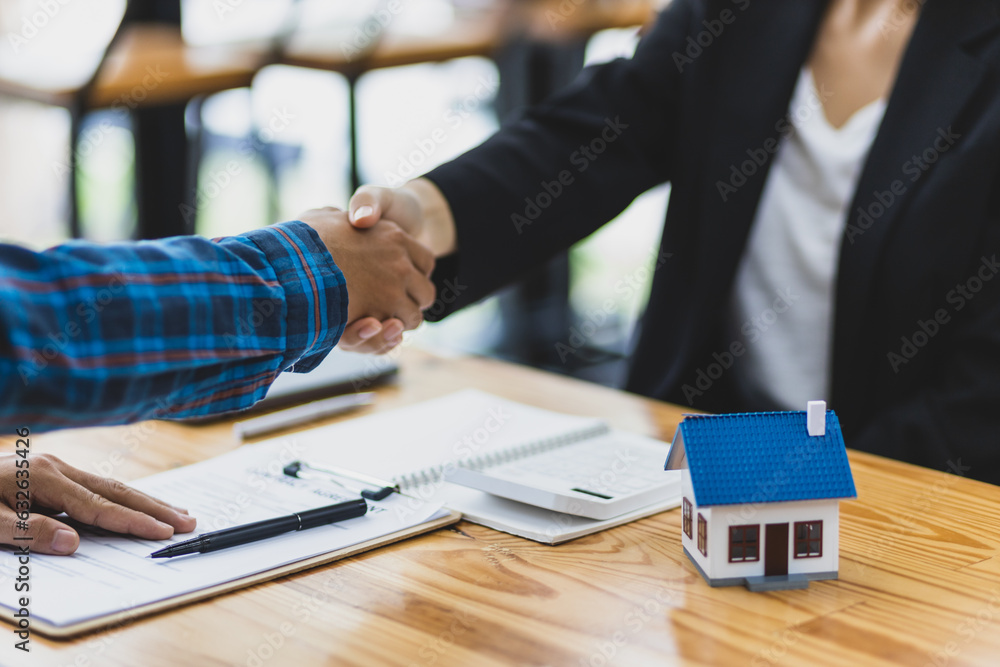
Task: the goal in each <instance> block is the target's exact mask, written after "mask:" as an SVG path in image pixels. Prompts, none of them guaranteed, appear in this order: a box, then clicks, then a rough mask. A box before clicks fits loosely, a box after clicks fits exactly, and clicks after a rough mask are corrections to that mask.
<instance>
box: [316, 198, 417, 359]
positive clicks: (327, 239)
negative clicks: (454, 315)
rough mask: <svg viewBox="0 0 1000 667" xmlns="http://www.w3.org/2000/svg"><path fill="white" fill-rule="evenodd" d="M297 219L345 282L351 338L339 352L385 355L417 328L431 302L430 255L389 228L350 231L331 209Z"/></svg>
mask: <svg viewBox="0 0 1000 667" xmlns="http://www.w3.org/2000/svg"><path fill="white" fill-rule="evenodd" d="M299 219H300V220H301V221H302V222H305V223H306V224H308V225H310V226H311V227H312V228H313V229H315V230H316V232H317V233H318V234H319V237H320V239H322V241H323V243H325V244H326V247H327V249H329V251H330V254H331V255H332V256H333V259H334V261H335V262H336V263H337V266H338V267H340V270H341V271H343V273H344V278H345V280H346V281H347V291H348V294H349V296H350V302H349V305H348V313H347V321H348V323H349V325H351V326H352V331H353V332H354V334H355V337H354V338H352V339H351V340H350V341H348V340H341V345H340V347H342V348H344V349H348V350H357V351H365V352H375V353H383V352H387V351H389V350H390V349H392V348H393V347H395V346H396V345H398V344H399V343H400V342H401V341H402V335H403V331H404V330H409V329H416V328H417V327H418V326H420V324H421V323H422V322H423V320H424V318H423V312H422V311H423V309H425V308H429V307H430V306H431V305H433V304H434V298H435V289H434V284H433V283H432V282H431V281H430V275H431V273H432V272H433V271H434V255H433V254H432V253H431V251H430V250H428V249H427V248H425V247H424V246H422V245H421V244H420V243H418V242H417V241H415V240H414V239H413V238H412V237H411V236H410V235H409V234H408V233H406V232H405V231H404V230H403V229H402V228H401V227H400V226H399V225H397V224H395V223H393V222H388V221H386V222H385V223H383V224H381V225H378V226H376V227H373V228H371V229H355V228H353V227H352V226H351V225H350V223H349V222H348V221H347V214H346V213H344V212H343V211H340V210H337V209H335V208H324V209H315V210H312V211H307V212H306V213H304V214H303V215H302V216H300V218H299ZM379 334H381V335H379Z"/></svg>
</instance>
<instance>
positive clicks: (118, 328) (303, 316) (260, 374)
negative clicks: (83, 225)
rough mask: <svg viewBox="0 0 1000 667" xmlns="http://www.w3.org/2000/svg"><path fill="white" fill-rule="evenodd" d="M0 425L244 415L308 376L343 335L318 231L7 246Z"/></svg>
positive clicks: (298, 228) (340, 288)
mask: <svg viewBox="0 0 1000 667" xmlns="http://www.w3.org/2000/svg"><path fill="white" fill-rule="evenodd" d="M0 299H2V303H0V372H2V373H3V381H2V382H0V423H2V426H3V427H4V428H6V429H8V430H10V429H11V428H16V427H19V426H29V427H31V428H32V430H46V429H52V428H62V427H71V426H87V425H96V424H121V423H127V422H133V421H137V420H141V419H148V418H161V419H162V418H165V419H181V418H187V417H197V416H203V415H208V414H214V413H220V412H226V411H232V410H240V409H243V408H247V407H249V406H250V405H252V404H253V403H254V402H256V401H257V400H259V399H261V398H263V396H264V394H265V393H266V391H267V388H268V387H269V386H270V384H271V383H272V382H273V381H274V379H275V378H276V377H277V375H278V374H279V373H281V372H282V371H285V370H290V371H309V370H311V369H312V368H314V367H315V366H316V365H317V364H319V362H320V361H322V360H323V358H324V357H325V356H326V355H327V354H328V353H329V351H330V349H331V348H333V346H334V345H336V343H337V341H338V340H339V339H340V336H341V335H342V334H343V332H344V327H345V326H346V322H347V287H346V285H345V282H344V276H343V273H341V271H340V269H339V268H337V266H336V264H335V263H334V262H333V258H332V257H331V256H330V254H329V252H328V251H327V249H326V247H325V246H324V245H323V243H322V242H321V241H320V239H319V237H318V236H317V234H316V232H315V231H314V230H313V229H312V228H311V227H309V226H308V225H306V224H304V223H301V222H288V223H281V224H278V225H273V226H271V227H267V228H264V229H259V230H256V231H253V232H250V233H247V234H243V235H241V236H234V237H228V238H223V239H217V240H215V241H209V240H208V239H204V238H200V237H178V238H172V239H166V240H162V241H148V242H139V243H122V244H113V245H95V244H91V243H84V242H70V243H67V244H65V245H61V246H57V247H55V248H52V249H50V250H46V251H44V252H32V251H30V250H27V249H24V248H20V247H16V246H11V245H2V244H0Z"/></svg>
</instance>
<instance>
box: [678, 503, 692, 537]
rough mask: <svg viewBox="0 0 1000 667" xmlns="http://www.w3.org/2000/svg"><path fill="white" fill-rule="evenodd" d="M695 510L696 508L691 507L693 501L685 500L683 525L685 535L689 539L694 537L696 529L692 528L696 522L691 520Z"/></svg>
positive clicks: (682, 513)
mask: <svg viewBox="0 0 1000 667" xmlns="http://www.w3.org/2000/svg"><path fill="white" fill-rule="evenodd" d="M693 510H694V506H693V505H691V501H690V500H688V499H687V498H685V499H684V500H683V502H682V503H681V523H682V524H683V527H684V534H685V535H687V536H688V539H691V538H693V537H694V528H693V527H692V524H693V523H694V521H692V519H691V514H692V512H693Z"/></svg>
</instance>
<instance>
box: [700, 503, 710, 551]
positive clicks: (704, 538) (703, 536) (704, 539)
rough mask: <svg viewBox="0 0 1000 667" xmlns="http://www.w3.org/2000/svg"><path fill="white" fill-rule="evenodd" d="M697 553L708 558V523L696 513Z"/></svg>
mask: <svg viewBox="0 0 1000 667" xmlns="http://www.w3.org/2000/svg"><path fill="white" fill-rule="evenodd" d="M698 551H700V552H701V554H702V555H703V556H708V521H705V517H703V516H702V515H701V512H698Z"/></svg>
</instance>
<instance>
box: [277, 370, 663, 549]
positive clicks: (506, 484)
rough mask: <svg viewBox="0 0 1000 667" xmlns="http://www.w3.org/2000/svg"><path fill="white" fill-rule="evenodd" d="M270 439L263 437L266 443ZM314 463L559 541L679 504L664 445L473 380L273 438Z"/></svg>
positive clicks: (414, 503) (415, 506) (416, 500)
mask: <svg viewBox="0 0 1000 667" xmlns="http://www.w3.org/2000/svg"><path fill="white" fill-rule="evenodd" d="M261 444H264V443H261ZM267 446H269V447H274V448H275V449H279V448H285V449H286V450H289V451H292V452H295V454H294V456H295V458H299V459H301V460H304V461H307V462H309V463H312V464H316V465H333V466H337V467H340V468H347V469H349V470H352V471H354V472H356V473H360V474H363V475H368V476H371V477H376V478H380V479H385V480H391V481H392V482H393V483H395V484H398V485H399V487H400V490H401V491H403V493H404V494H405V496H406V498H407V504H408V505H407V506H408V508H409V510H410V511H414V512H418V511H419V510H420V509H421V508H422V507H423V505H424V504H425V503H435V504H443V505H444V506H446V507H448V508H450V509H452V510H456V511H458V512H461V513H462V514H463V516H464V518H465V519H467V520H469V521H472V522H474V523H479V524H482V525H485V526H489V527H491V528H495V529H497V530H502V531H505V532H508V533H512V534H514V535H519V536H521V537H526V538H528V539H532V540H536V541H539V542H544V543H548V544H557V543H559V542H564V541H566V540H569V539H573V538H576V537H580V536H582V535H587V534H590V533H593V532H597V531H599V530H603V529H605V528H610V527H612V526H617V525H620V524H622V523H626V522H629V521H633V520H635V519H638V518H641V517H645V516H649V515H651V514H655V513H657V512H662V511H664V510H667V509H671V508H673V507H676V506H678V505H679V504H680V473H679V472H678V471H664V470H663V462H664V461H665V460H666V457H667V453H668V451H669V445H668V444H667V443H664V442H661V441H658V440H654V439H652V438H647V437H644V436H640V435H636V434H632V433H625V432H622V431H617V430H614V429H611V428H609V427H608V425H607V424H606V423H605V422H603V421H602V420H600V419H596V418H592V417H580V416H575V415H567V414H562V413H558V412H552V411H549V410H543V409H540V408H537V407H534V406H530V405H524V404H520V403H516V402H514V401H509V400H507V399H504V398H500V397H498V396H494V395H491V394H488V393H485V392H481V391H475V390H466V391H462V392H458V393H455V394H451V395H448V396H444V397H441V398H436V399H433V400H429V401H425V402H423V403H418V404H415V405H411V406H408V407H405V408H400V409H398V410H393V411H389V412H377V413H374V414H371V415H368V416H366V417H361V418H358V419H353V420H350V421H347V422H341V423H338V424H334V425H332V426H325V427H320V428H315V429H310V430H306V431H300V432H298V433H295V434H291V435H289V436H285V437H282V438H276V439H274V440H271V441H268V444H267Z"/></svg>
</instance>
